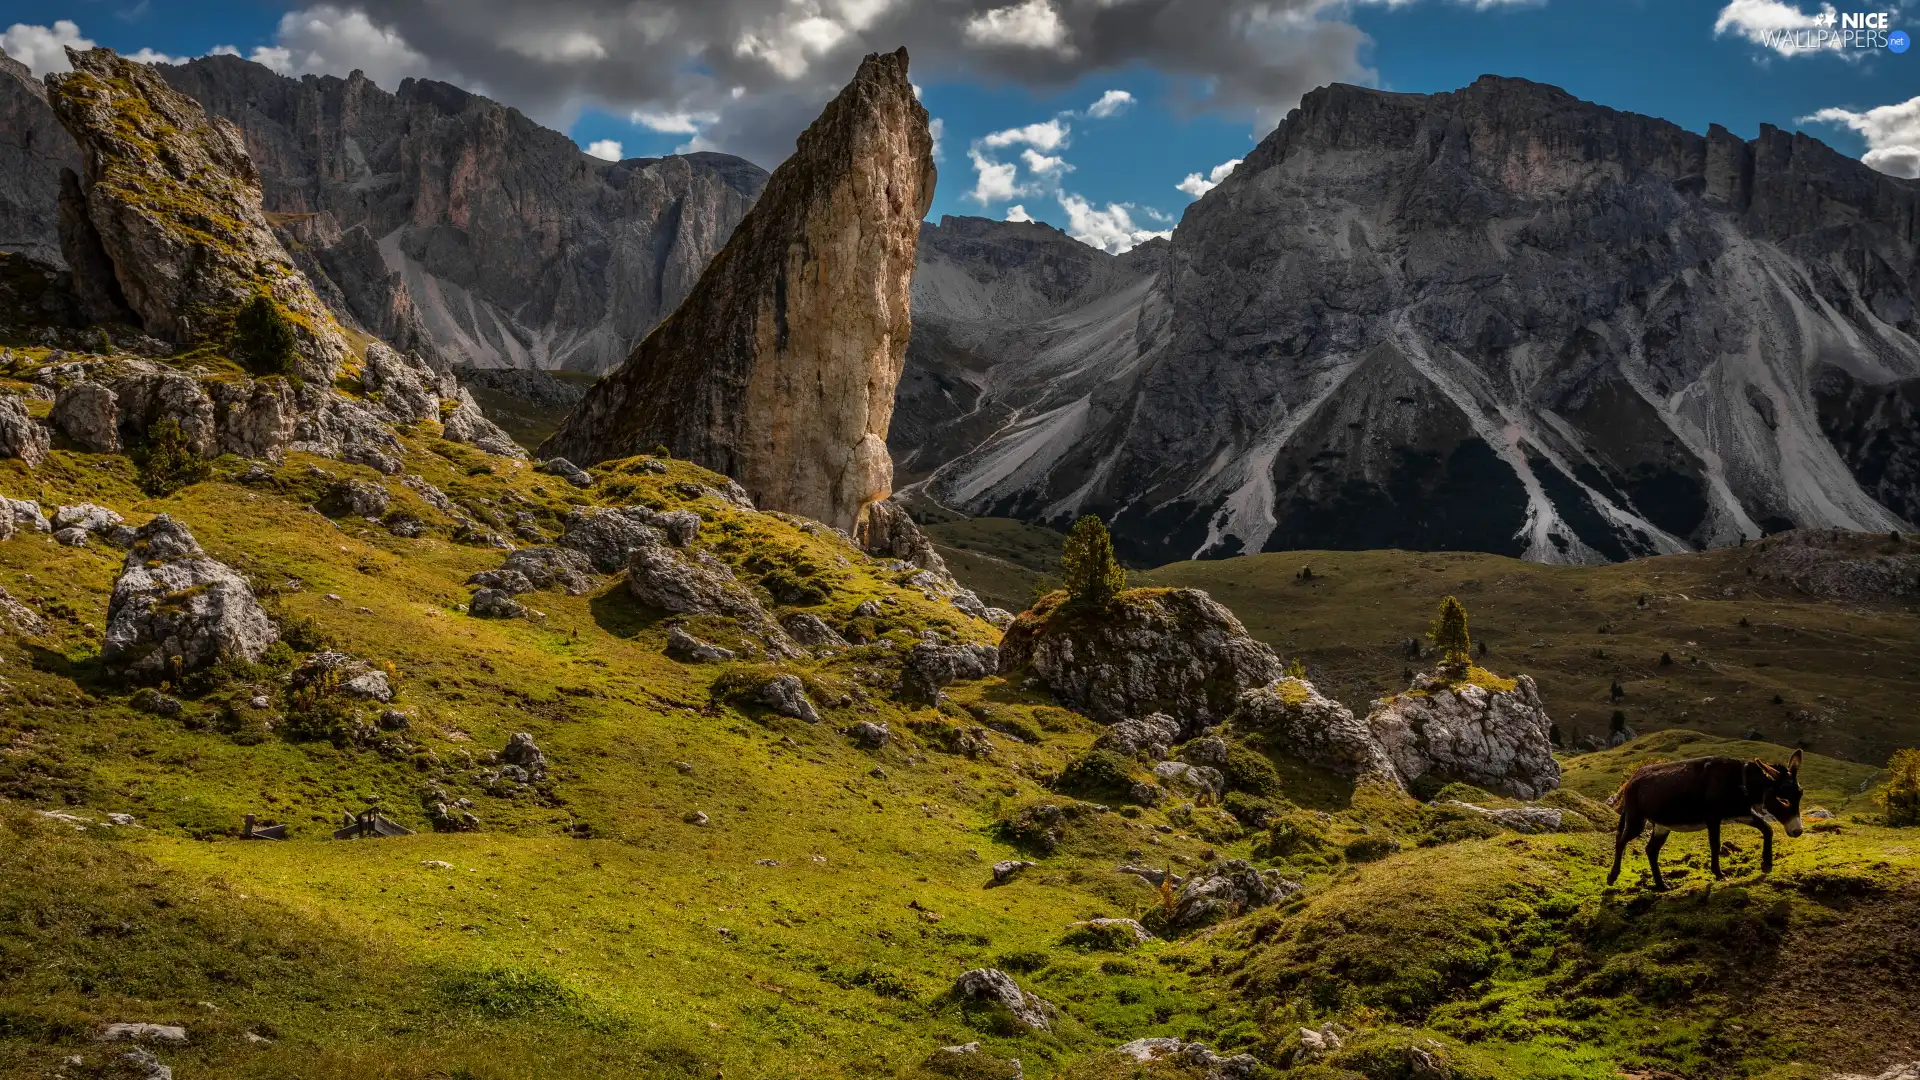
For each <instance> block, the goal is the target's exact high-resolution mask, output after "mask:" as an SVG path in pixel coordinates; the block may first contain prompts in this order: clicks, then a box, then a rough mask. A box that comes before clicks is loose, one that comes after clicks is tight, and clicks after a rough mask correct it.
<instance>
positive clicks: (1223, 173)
mask: <svg viewBox="0 0 1920 1080" xmlns="http://www.w3.org/2000/svg"><path fill="white" fill-rule="evenodd" d="M1239 164H1240V159H1239V158H1234V159H1233V160H1232V161H1223V162H1221V163H1220V164H1218V165H1215V166H1214V167H1213V171H1211V172H1209V173H1207V175H1205V176H1201V175H1200V174H1199V173H1197V172H1190V173H1188V174H1187V178H1186V179H1185V180H1182V181H1180V182H1179V183H1177V184H1175V185H1173V186H1174V188H1175V189H1176V190H1179V191H1184V192H1186V193H1187V194H1189V195H1191V196H1193V197H1194V198H1196V199H1197V198H1199V197H1200V196H1202V195H1205V194H1206V193H1207V192H1209V191H1212V190H1213V189H1214V188H1217V187H1219V186H1220V181H1222V180H1225V179H1226V178H1227V177H1228V176H1229V175H1231V174H1232V173H1233V170H1234V169H1235V168H1236V167H1237V166H1238V165H1239Z"/></svg>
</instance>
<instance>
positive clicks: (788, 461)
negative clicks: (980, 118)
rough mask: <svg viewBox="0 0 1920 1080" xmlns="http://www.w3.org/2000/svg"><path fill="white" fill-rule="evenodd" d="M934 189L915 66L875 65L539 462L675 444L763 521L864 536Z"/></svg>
mask: <svg viewBox="0 0 1920 1080" xmlns="http://www.w3.org/2000/svg"><path fill="white" fill-rule="evenodd" d="M933 184H934V167H933V140H932V137H931V136H930V135H929V134H928V129H927V112H926V110H925V109H924V108H922V107H921V106H920V103H919V102H918V101H917V100H915V98H914V94H913V88H912V85H911V84H910V83H909V82H908V81H907V56H906V52H905V50H902V51H900V52H898V53H893V54H885V55H882V54H876V55H873V56H869V57H867V58H866V60H865V61H863V62H862V63H861V65H860V70H859V72H858V73H857V74H856V75H855V77H854V79H853V82H852V83H851V84H849V85H848V86H847V88H846V89H845V90H843V91H842V92H841V94H840V96H839V97H837V98H836V99H834V101H833V102H832V103H831V104H829V105H828V106H827V108H826V110H825V111H824V112H823V113H822V114H821V115H820V118H819V119H818V120H816V121H814V123H813V125H812V126H811V127H809V128H808V129H807V130H806V132H805V133H803V134H802V135H801V137H800V140H799V142H798V144H797V146H796V148H795V152H794V154H793V156H792V157H790V158H788V159H787V160H786V162H784V163H783V164H782V165H781V166H780V167H779V168H778V169H777V170H775V172H774V174H773V176H772V178H771V179H769V180H768V182H767V188H766V191H765V192H764V193H763V194H762V196H761V198H760V201H759V202H758V203H757V204H756V205H755V207H754V209H753V210H752V211H751V212H750V213H748V214H747V216H746V218H745V219H744V220H743V221H742V222H741V223H740V226H739V228H738V229H736V230H735V231H734V234H733V236H732V238H731V239H730V240H729V241H728V242H727V246H726V247H725V248H724V249H722V251H721V252H720V254H719V255H718V256H717V257H716V258H715V259H714V261H713V263H712V265H710V266H709V267H707V270H706V272H705V273H704V274H703V275H702V276H701V278H700V282H699V284H698V285H696V286H695V287H694V289H693V292H692V293H691V294H690V295H689V296H688V297H687V300H686V301H685V302H684V303H683V304H681V305H680V308H679V309H678V310H677V311H675V312H674V313H673V315H671V316H669V317H668V319H667V320H666V321H665V322H664V323H662V324H661V325H660V327H659V328H658V329H656V330H655V331H654V332H653V333H652V334H650V335H648V337H647V339H646V340H645V341H643V342H641V343H640V346H639V348H637V349H635V350H634V353H633V355H632V356H631V357H629V358H628V359H627V361H626V363H625V364H623V365H622V366H621V368H620V369H619V370H618V371H616V372H614V373H613V374H612V375H610V376H608V377H607V378H605V379H603V380H601V381H600V382H599V383H598V384H596V385H595V386H594V388H593V390H592V391H591V392H589V394H588V395H587V397H586V399H585V400H584V401H582V402H581V403H580V405H579V406H578V407H577V408H575V409H574V411H573V413H572V414H571V415H570V416H569V417H568V418H567V420H566V422H565V423H564V424H563V425H562V427H561V429H560V431H559V432H558V433H557V434H555V435H554V436H553V438H551V439H549V440H548V441H547V443H546V445H545V446H543V447H542V456H543V457H550V456H561V457H565V458H567V459H569V460H570V461H573V462H576V463H579V464H592V463H593V462H596V461H602V460H606V459H607V458H612V457H624V456H628V455H631V454H636V453H641V452H645V451H648V450H651V449H652V448H653V447H654V446H655V445H657V444H664V445H665V446H667V447H668V448H669V449H670V450H672V452H673V453H674V454H676V455H677V456H680V457H684V458H687V459H690V460H692V461H695V462H697V463H699V464H701V465H704V466H706V467H708V468H711V469H713V470H715V471H717V472H722V473H725V474H727V475H729V476H732V477H734V478H735V479H736V480H738V481H740V483H741V484H743V485H744V486H745V487H746V489H747V491H748V493H749V494H750V495H751V496H752V497H753V499H754V501H755V502H756V503H757V504H759V505H761V506H762V507H764V508H766V509H773V510H784V511H788V512H790V513H795V514H800V515H804V516H806V517H810V518H814V519H816V520H819V521H823V522H826V523H827V524H829V525H832V526H835V527H838V528H841V529H845V530H847V531H849V532H852V531H854V530H855V529H856V527H857V526H858V525H859V523H860V521H861V519H862V518H863V517H864V515H865V512H866V509H867V507H868V506H869V505H870V504H872V503H874V502H877V501H879V500H880V499H884V498H886V497H887V495H888V494H889V493H890V492H891V490H892V484H893V466H892V461H891V459H890V458H889V457H888V455H887V449H886V442H885V438H886V432H887V425H888V422H889V419H890V417H891V414H892V409H893V396H894V390H895V386H896V384H897V383H898V382H899V379H900V371H901V368H902V366H903V365H904V363H905V355H906V347H907V335H908V331H909V328H910V324H911V317H910V314H909V306H910V286H911V283H912V279H913V265H914V250H915V245H916V243H917V242H918V236H919V222H920V219H921V217H922V216H924V215H925V213H926V211H927V207H928V205H929V204H930V203H931V201H932V198H933Z"/></svg>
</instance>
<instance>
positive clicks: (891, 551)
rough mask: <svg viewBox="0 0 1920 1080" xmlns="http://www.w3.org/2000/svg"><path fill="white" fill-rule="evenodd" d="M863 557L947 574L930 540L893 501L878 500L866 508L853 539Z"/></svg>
mask: <svg viewBox="0 0 1920 1080" xmlns="http://www.w3.org/2000/svg"><path fill="white" fill-rule="evenodd" d="M856 538H857V539H858V540H859V542H860V547H861V548H862V549H863V550H865V551H866V553H867V554H869V555H872V556H874V557H875V558H879V559H899V560H900V561H902V562H906V563H911V564H912V565H914V566H916V567H919V568H920V569H922V570H932V571H934V572H936V573H940V574H945V573H947V563H946V560H945V559H942V558H941V557H940V553H939V552H938V551H936V550H934V547H933V539H932V538H931V537H929V536H928V535H927V534H926V533H925V532H923V531H921V529H920V526H919V524H918V523H917V522H915V521H914V520H913V515H912V514H909V513H908V512H907V508H906V507H904V506H902V505H901V504H900V502H899V500H897V499H882V500H880V501H879V502H877V503H874V504H873V505H872V506H869V507H867V516H866V520H864V521H863V522H861V524H860V529H859V532H858V534H857V537H856Z"/></svg>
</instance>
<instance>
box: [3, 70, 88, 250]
mask: <svg viewBox="0 0 1920 1080" xmlns="http://www.w3.org/2000/svg"><path fill="white" fill-rule="evenodd" d="M80 167H81V165H80V148H79V147H78V146H76V145H75V144H74V142H73V139H72V138H70V137H69V136H68V135H67V132H66V129H65V128H62V127H61V126H60V121H59V119H57V118H56V117H55V116H54V115H53V107H52V106H50V105H48V104H47V91H46V88H45V87H44V86H42V85H41V84H40V80H38V79H36V78H34V77H33V72H31V71H29V70H28V69H27V66H26V65H25V64H22V63H21V62H20V61H18V60H15V59H13V58H12V57H10V56H8V55H7V54H6V53H5V51H4V50H0V251H14V252H19V253H21V254H23V255H26V256H28V257H30V258H32V259H33V260H35V261H36V262H42V263H48V264H50V265H53V266H62V265H64V262H63V254H62V252H61V250H60V233H59V230H58V228H57V224H56V219H55V216H54V207H55V206H56V205H57V204H58V203H59V201H60V172H61V170H62V169H67V170H78V169H79V168H80Z"/></svg>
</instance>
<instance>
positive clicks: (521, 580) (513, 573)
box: [467, 569, 533, 611]
mask: <svg viewBox="0 0 1920 1080" xmlns="http://www.w3.org/2000/svg"><path fill="white" fill-rule="evenodd" d="M467 584H469V585H478V586H479V587H480V588H482V589H492V590H495V591H498V592H503V593H506V594H507V596H509V597H514V596H519V595H520V594H521V593H527V592H532V591H533V582H532V581H530V580H528V578H527V575H525V574H523V573H521V572H520V571H518V570H505V569H502V570H482V571H480V572H478V573H476V574H474V575H473V576H471V577H469V578H467ZM467 609H468V610H469V611H472V609H473V605H472V604H471V603H469V604H468V605H467Z"/></svg>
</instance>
